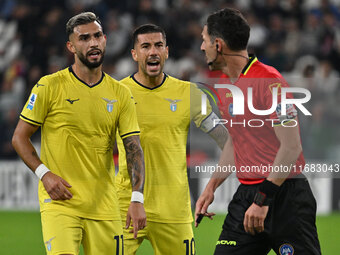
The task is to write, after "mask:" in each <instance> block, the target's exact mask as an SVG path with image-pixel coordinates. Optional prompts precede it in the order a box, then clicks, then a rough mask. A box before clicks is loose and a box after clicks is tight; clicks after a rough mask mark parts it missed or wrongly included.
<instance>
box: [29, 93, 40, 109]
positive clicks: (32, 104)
mask: <svg viewBox="0 0 340 255" xmlns="http://www.w3.org/2000/svg"><path fill="white" fill-rule="evenodd" d="M37 97H38V96H37V94H33V93H32V94H31V96H30V99H29V101H28V104H27V109H29V110H31V111H32V110H33V107H34V104H35V102H36V101H37Z"/></svg>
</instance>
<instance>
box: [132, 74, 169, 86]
mask: <svg viewBox="0 0 340 255" xmlns="http://www.w3.org/2000/svg"><path fill="white" fill-rule="evenodd" d="M136 73H137V72H135V73H133V74H131V75H130V78H132V79H133V80H134V81H135V83H137V84H138V85H139V86H142V87H143V88H146V89H149V90H154V89H157V88H159V87H160V86H162V85H163V84H164V82H165V80H166V78H168V75H167V74H166V73H163V74H164V77H163V80H162V82H161V84H159V85H158V86H156V87H153V88H149V87H147V86H145V85H143V84H142V83H140V82H139V81H137V80H136V78H135V74H136Z"/></svg>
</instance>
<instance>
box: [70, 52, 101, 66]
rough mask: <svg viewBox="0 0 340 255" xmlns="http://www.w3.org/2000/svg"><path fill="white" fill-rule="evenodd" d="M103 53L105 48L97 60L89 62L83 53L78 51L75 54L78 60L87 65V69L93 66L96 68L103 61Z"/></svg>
mask: <svg viewBox="0 0 340 255" xmlns="http://www.w3.org/2000/svg"><path fill="white" fill-rule="evenodd" d="M104 53H105V50H104V51H103V52H102V53H101V57H100V59H99V60H98V61H96V62H90V61H89V60H88V59H87V58H86V57H85V56H84V54H83V53H79V54H77V56H78V58H79V60H80V61H81V62H82V63H83V64H84V65H85V66H86V67H88V68H89V69H94V68H97V67H98V66H100V65H101V64H102V63H103V61H104Z"/></svg>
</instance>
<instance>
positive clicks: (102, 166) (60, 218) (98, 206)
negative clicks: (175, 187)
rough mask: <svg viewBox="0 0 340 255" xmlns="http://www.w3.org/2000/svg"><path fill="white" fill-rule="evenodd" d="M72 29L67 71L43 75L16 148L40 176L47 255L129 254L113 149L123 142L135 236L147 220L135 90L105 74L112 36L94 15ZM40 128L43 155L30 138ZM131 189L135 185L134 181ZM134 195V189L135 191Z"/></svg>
mask: <svg viewBox="0 0 340 255" xmlns="http://www.w3.org/2000/svg"><path fill="white" fill-rule="evenodd" d="M66 32H67V35H68V39H69V41H68V42H67V48H68V50H69V51H70V52H71V53H73V54H74V60H75V62H74V64H73V65H72V66H70V67H69V68H66V69H64V70H61V71H59V72H56V73H54V74H51V75H47V76H44V77H42V78H41V79H40V81H39V82H38V83H37V84H36V86H34V88H33V89H32V93H31V95H30V97H29V99H28V101H27V103H26V104H25V106H24V108H23V110H22V113H21V116H20V120H19V123H18V125H17V128H16V130H15V133H14V136H13V146H14V148H15V149H16V151H17V152H18V154H19V155H20V157H21V158H22V159H23V161H24V162H25V163H26V164H27V166H28V167H29V168H30V169H31V170H32V171H33V172H35V174H36V175H37V176H38V177H39V178H40V179H41V181H40V182H39V202H40V211H41V221H42V229H43V237H44V243H45V246H46V251H47V254H49V255H50V254H51V255H52V254H53V255H54V254H58V255H61V254H64V255H65V254H72V255H75V254H79V247H80V244H81V243H82V244H83V247H84V252H85V254H87V255H99V254H100V255H103V254H104V255H105V254H120V255H121V254H123V235H122V234H123V232H122V225H121V216H120V212H119V207H118V201H117V194H116V189H115V185H114V183H115V181H114V177H115V171H114V163H113V158H112V148H113V145H114V143H115V137H116V130H117V129H119V135H120V137H121V139H123V143H124V148H125V151H126V155H127V162H128V170H129V172H130V175H131V179H132V190H133V191H134V194H135V195H134V196H132V199H131V201H132V202H131V203H130V205H129V212H128V217H129V218H132V220H133V225H134V226H133V229H134V234H135V235H137V231H138V230H140V229H143V228H144V226H145V224H146V219H145V211H144V208H143V204H142V202H143V201H142V200H143V186H144V160H143V151H142V149H141V147H140V141H139V127H138V123H137V118H136V110H135V106H134V104H135V103H134V100H133V98H132V96H131V93H130V91H129V89H127V88H126V87H125V86H124V85H121V84H120V83H119V82H117V81H116V80H114V79H112V78H111V77H110V76H109V75H107V74H105V73H103V72H102V62H103V56H104V52H105V46H106V36H105V35H104V33H103V30H102V26H101V24H100V21H99V20H98V18H97V17H96V15H95V14H93V13H91V12H86V13H81V14H79V15H76V16H74V17H72V18H71V19H70V20H69V21H68V23H67V25H66ZM39 126H41V133H42V135H41V157H40V158H39V156H38V155H37V153H36V151H35V149H34V147H33V145H32V143H31V141H30V137H31V136H32V135H33V133H35V132H36V131H37V130H38V128H39ZM130 186H131V184H130ZM129 195H130V196H131V193H129Z"/></svg>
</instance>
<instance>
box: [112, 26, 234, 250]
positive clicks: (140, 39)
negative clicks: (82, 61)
mask: <svg viewBox="0 0 340 255" xmlns="http://www.w3.org/2000/svg"><path fill="white" fill-rule="evenodd" d="M133 45H134V47H133V49H132V50H131V53H132V57H133V59H134V60H135V61H136V62H137V63H138V72H137V73H135V74H133V75H131V76H129V77H127V78H125V79H123V80H122V81H121V82H122V83H123V84H125V85H127V86H128V87H129V88H130V90H131V92H132V94H133V97H134V99H135V102H136V109H137V118H138V123H139V126H140V128H141V145H142V148H143V151H144V158H145V171H146V174H145V178H146V179H145V189H144V195H145V203H144V206H145V211H146V215H147V219H148V224H147V226H146V228H145V229H143V230H141V231H139V232H138V237H137V239H134V238H133V236H132V234H131V233H130V230H129V229H126V230H124V246H125V254H127V255H131V254H135V253H136V251H137V249H138V247H139V246H140V245H141V243H142V242H143V240H144V239H148V240H149V241H150V242H151V244H152V247H153V249H154V252H155V255H164V254H166V255H171V254H176V255H177V254H195V242H194V239H193V231H192V214H191V203H190V192H189V185H188V178H187V165H186V142H187V135H188V130H189V125H190V121H191V120H193V121H194V122H195V124H196V126H197V127H200V128H201V129H202V130H203V131H204V132H206V133H209V135H211V136H212V137H213V138H214V139H215V140H216V141H218V144H219V146H220V147H221V148H222V147H223V145H224V142H225V141H226V138H227V131H226V129H225V128H224V127H223V126H220V125H218V126H217V127H215V128H214V125H213V120H214V119H215V118H217V116H216V115H215V114H214V113H213V112H212V111H211V107H209V111H208V114H207V115H201V105H200V99H201V95H202V93H201V91H200V90H199V89H198V88H197V87H196V86H195V85H193V84H190V82H186V81H181V80H178V79H176V78H174V77H171V76H169V75H167V74H165V73H163V66H164V62H165V60H166V59H167V58H168V47H167V46H166V36H165V32H164V30H163V29H162V28H160V27H158V26H156V25H152V24H146V25H142V26H141V27H139V28H137V29H136V30H135V32H134V34H133ZM195 98H196V99H197V98H198V102H199V104H195V103H193V101H195ZM190 99H191V100H192V102H191V106H190ZM117 143H118V148H119V173H118V176H117V177H116V184H117V188H118V195H119V202H120V207H121V214H122V216H124V215H126V211H127V210H128V204H129V199H130V195H129V193H130V194H131V187H130V186H129V176H128V173H127V171H126V163H125V156H124V149H123V146H122V143H121V142H120V141H119V140H117ZM127 191H129V192H127Z"/></svg>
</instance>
